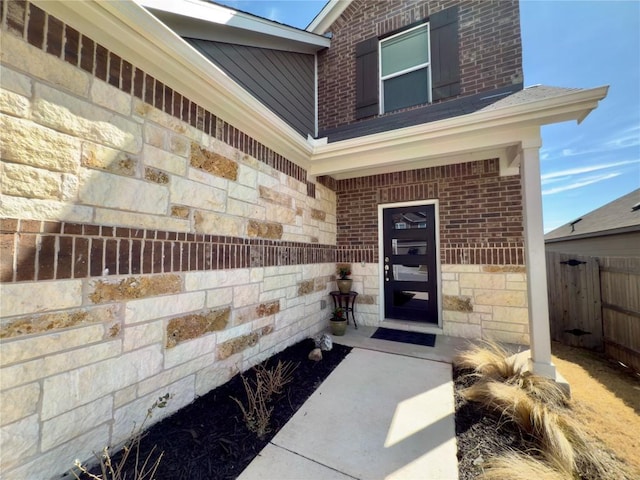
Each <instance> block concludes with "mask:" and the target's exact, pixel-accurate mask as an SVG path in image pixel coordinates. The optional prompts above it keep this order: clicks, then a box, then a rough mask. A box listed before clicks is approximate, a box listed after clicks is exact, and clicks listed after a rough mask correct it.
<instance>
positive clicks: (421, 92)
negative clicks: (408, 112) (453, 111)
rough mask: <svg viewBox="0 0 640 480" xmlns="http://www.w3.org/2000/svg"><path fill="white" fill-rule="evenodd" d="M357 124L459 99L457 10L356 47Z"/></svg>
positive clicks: (368, 40)
mask: <svg viewBox="0 0 640 480" xmlns="http://www.w3.org/2000/svg"><path fill="white" fill-rule="evenodd" d="M355 67H356V78H355V83H356V85H355V87H356V89H355V90H356V92H355V93H356V98H355V107H356V108H355V119H356V120H358V119H361V118H367V117H372V116H375V115H380V114H382V113H385V112H391V111H393V110H398V109H401V108H405V107H410V106H414V105H425V104H429V103H431V102H436V101H439V100H443V99H446V98H450V97H456V96H457V95H459V94H460V64H459V39H458V6H453V7H449V8H447V9H445V10H440V11H438V12H435V13H433V14H432V15H430V16H429V18H428V19H425V23H422V24H420V25H418V26H415V27H412V28H408V29H407V30H404V31H401V32H398V33H395V34H392V35H390V36H388V37H383V38H382V39H380V38H378V37H371V38H368V39H366V40H363V41H361V42H359V43H357V44H356V48H355Z"/></svg>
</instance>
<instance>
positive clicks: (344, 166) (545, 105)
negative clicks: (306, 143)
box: [310, 86, 608, 178]
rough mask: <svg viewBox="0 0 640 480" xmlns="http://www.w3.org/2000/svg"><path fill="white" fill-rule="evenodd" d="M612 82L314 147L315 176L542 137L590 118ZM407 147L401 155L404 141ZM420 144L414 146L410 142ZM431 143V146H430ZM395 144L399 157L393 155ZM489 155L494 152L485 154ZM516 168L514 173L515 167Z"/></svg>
mask: <svg viewBox="0 0 640 480" xmlns="http://www.w3.org/2000/svg"><path fill="white" fill-rule="evenodd" d="M607 90H608V87H607V86H604V87H597V88H592V89H585V90H578V91H570V92H568V93H566V94H563V95H556V96H553V97H550V98H546V99H543V100H532V101H530V102H527V103H523V104H519V105H513V106H506V107H503V108H499V109H494V110H486V111H482V110H481V111H478V112H475V113H471V114H468V115H461V116H458V117H453V118H449V119H445V120H440V121H436V122H430V123H425V124H421V125H416V126H412V127H407V128H401V129H396V130H390V131H387V132H382V133H377V134H373V135H368V136H363V137H358V138H352V139H348V140H343V141H339V142H333V143H327V144H324V145H316V146H314V151H313V156H312V166H311V170H310V173H311V174H312V175H333V176H336V178H351V177H353V176H361V175H364V174H366V172H367V171H368V169H372V170H371V171H372V172H374V171H375V172H378V173H379V172H381V171H383V170H384V169H383V170H380V167H382V166H384V167H385V168H387V169H398V168H403V169H404V168H415V165H416V162H420V163H421V164H422V165H423V166H427V165H429V166H437V165H441V164H446V163H448V162H450V159H449V158H448V157H451V155H456V154H461V155H464V154H471V153H473V152H481V151H483V150H485V151H487V152H489V151H491V152H492V153H494V152H495V150H496V148H499V149H503V148H507V147H509V146H511V145H516V144H518V143H521V138H524V137H527V138H533V137H535V136H539V130H540V126H542V125H546V124H549V123H556V122H563V121H567V120H580V119H584V118H585V117H586V116H587V115H588V114H589V113H590V112H591V111H592V110H593V109H595V108H596V107H597V106H598V102H599V101H600V100H602V99H603V98H604V97H605V96H606V94H607ZM400 145H401V146H402V147H404V148H406V153H405V156H403V155H399V154H398V152H399V148H398V147H399V146H400ZM412 145H413V146H414V147H410V146H412ZM425 145H428V148H425ZM391 149H395V153H394V155H393V157H391V156H390V155H389V152H390V151H391ZM485 158H489V157H485ZM512 173H513V172H512Z"/></svg>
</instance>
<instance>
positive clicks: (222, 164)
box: [190, 143, 238, 181]
mask: <svg viewBox="0 0 640 480" xmlns="http://www.w3.org/2000/svg"><path fill="white" fill-rule="evenodd" d="M190 163H191V166H192V167H195V168H199V169H200V170H204V171H205V172H209V173H210V174H212V175H216V176H218V177H222V178H226V179H229V180H233V181H236V180H237V178H238V163H237V162H235V161H233V160H231V159H229V158H226V157H223V156H222V155H219V154H217V153H214V152H211V151H209V150H206V149H204V148H202V147H201V146H200V145H198V144H196V143H191V159H190Z"/></svg>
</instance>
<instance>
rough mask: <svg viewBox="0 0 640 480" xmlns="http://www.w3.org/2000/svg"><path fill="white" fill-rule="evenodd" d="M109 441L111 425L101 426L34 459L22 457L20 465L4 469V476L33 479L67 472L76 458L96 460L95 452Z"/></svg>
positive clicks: (11, 478) (9, 478)
mask: <svg viewBox="0 0 640 480" xmlns="http://www.w3.org/2000/svg"><path fill="white" fill-rule="evenodd" d="M108 443H109V425H101V426H100V427H98V428H96V429H94V430H92V431H90V432H88V433H86V434H84V435H82V436H80V437H78V438H75V439H73V440H71V441H69V442H67V443H64V444H62V445H60V446H58V447H56V448H54V449H52V450H49V451H48V452H46V453H39V454H38V455H37V456H35V459H34V460H31V459H25V458H23V459H21V460H20V462H19V466H18V467H15V468H14V469H13V470H10V471H3V472H2V473H3V478H6V479H7V480H13V479H19V480H22V479H26V478H28V479H32V478H51V474H52V472H56V474H57V473H59V472H65V471H67V470H68V469H69V465H70V464H73V460H74V459H76V458H82V459H86V460H89V459H91V460H92V461H93V460H95V456H94V452H100V451H102V449H103V448H104V446H105V445H106V444H108Z"/></svg>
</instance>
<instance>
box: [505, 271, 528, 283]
mask: <svg viewBox="0 0 640 480" xmlns="http://www.w3.org/2000/svg"><path fill="white" fill-rule="evenodd" d="M526 281H527V274H526V273H507V282H526Z"/></svg>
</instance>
